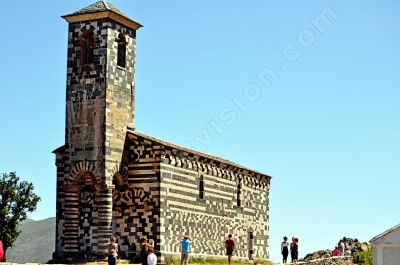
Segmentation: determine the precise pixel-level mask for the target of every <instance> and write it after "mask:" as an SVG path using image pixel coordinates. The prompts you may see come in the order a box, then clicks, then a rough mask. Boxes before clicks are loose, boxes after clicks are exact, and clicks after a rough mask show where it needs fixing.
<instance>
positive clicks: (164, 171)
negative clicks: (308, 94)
mask: <svg viewBox="0 0 400 265" xmlns="http://www.w3.org/2000/svg"><path fill="white" fill-rule="evenodd" d="M62 18H64V19H65V20H66V21H67V22H68V55H67V80H66V119H65V144H64V145H62V146H61V147H59V148H57V149H56V150H54V154H55V156H56V167H57V182H56V183H57V185H56V186H57V187H56V188H57V191H56V194H57V195H56V196H57V201H56V240H55V241H56V243H55V251H54V253H53V260H55V261H78V260H79V261H82V260H92V259H98V258H102V257H104V256H105V245H106V244H107V243H108V242H109V238H110V236H112V235H114V236H116V238H117V243H118V245H119V248H120V257H121V258H127V259H128V258H132V257H133V256H135V254H136V251H137V247H138V244H139V240H140V239H141V238H142V237H146V238H147V239H148V240H149V242H151V243H152V244H154V250H155V253H156V254H157V256H158V259H159V262H160V263H163V261H164V259H165V257H167V256H169V255H176V254H179V253H180V249H179V241H180V240H181V239H182V237H183V236H190V237H191V238H192V240H193V244H192V248H193V249H192V254H191V255H206V256H214V257H218V256H223V255H225V249H224V244H223V242H224V241H225V239H226V237H227V235H228V234H233V236H234V238H235V240H236V250H235V253H234V256H235V257H239V258H243V259H253V258H256V257H258V258H264V259H268V258H269V245H268V241H269V187H270V179H271V177H270V176H268V175H266V174H264V173H261V172H257V171H255V170H252V169H249V168H246V167H244V166H241V165H238V164H236V163H233V162H231V161H228V160H226V159H224V158H220V157H217V156H213V155H209V154H206V153H202V152H199V151H196V150H193V149H189V148H186V147H183V146H180V145H177V144H174V143H170V142H167V141H164V140H161V139H159V138H156V137H153V136H149V135H146V134H144V133H142V132H138V131H137V130H136V129H134V111H135V104H134V100H135V89H136V88H135V82H134V77H135V50H136V33H137V31H138V30H139V29H140V28H141V27H142V25H141V24H139V23H138V22H136V21H134V20H132V19H130V18H129V17H128V16H127V15H125V14H124V13H122V12H121V11H120V10H118V9H117V8H116V7H114V6H113V5H112V4H110V3H109V2H106V1H99V2H96V3H94V4H92V5H90V6H88V7H85V8H83V9H81V10H79V11H76V12H73V13H71V14H68V15H65V16H62ZM138 89H140V88H138Z"/></svg>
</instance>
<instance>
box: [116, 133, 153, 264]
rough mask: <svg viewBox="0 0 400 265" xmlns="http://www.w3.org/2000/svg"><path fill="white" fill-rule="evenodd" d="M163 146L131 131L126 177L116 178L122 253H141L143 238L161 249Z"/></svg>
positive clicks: (117, 222)
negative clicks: (160, 172) (160, 150)
mask: <svg viewBox="0 0 400 265" xmlns="http://www.w3.org/2000/svg"><path fill="white" fill-rule="evenodd" d="M157 149H159V146H156V145H151V146H149V145H148V142H147V141H146V139H144V138H141V137H137V136H134V135H127V141H126V145H125V152H124V155H123V163H125V164H126V165H127V168H128V170H127V172H126V177H121V178H119V181H118V179H114V185H115V189H114V191H113V234H114V235H115V236H116V237H117V241H118V244H119V246H120V254H121V257H123V258H132V257H133V256H134V255H136V254H138V251H139V242H140V238H142V237H146V238H147V239H149V240H150V241H151V242H154V245H155V250H156V252H157V253H159V251H160V245H159V231H160V188H159V186H160V184H159V181H158V180H159V171H160V170H159V167H160V164H159V163H160V152H159V151H158V150H157Z"/></svg>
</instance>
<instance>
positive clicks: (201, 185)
mask: <svg viewBox="0 0 400 265" xmlns="http://www.w3.org/2000/svg"><path fill="white" fill-rule="evenodd" d="M199 198H200V199H204V177H203V175H200V183H199Z"/></svg>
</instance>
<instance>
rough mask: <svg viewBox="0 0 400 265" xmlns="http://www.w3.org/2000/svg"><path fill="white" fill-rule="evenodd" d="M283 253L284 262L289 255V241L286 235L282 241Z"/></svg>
mask: <svg viewBox="0 0 400 265" xmlns="http://www.w3.org/2000/svg"><path fill="white" fill-rule="evenodd" d="M281 253H282V256H283V263H286V262H287V257H288V255H289V242H287V237H286V236H285V237H283V242H282V243H281Z"/></svg>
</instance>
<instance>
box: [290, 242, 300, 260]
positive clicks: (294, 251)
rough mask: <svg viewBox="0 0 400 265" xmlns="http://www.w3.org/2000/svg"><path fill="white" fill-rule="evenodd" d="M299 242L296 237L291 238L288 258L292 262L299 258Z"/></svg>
mask: <svg viewBox="0 0 400 265" xmlns="http://www.w3.org/2000/svg"><path fill="white" fill-rule="evenodd" d="M298 242H299V240H298V239H297V238H296V237H292V243H290V257H291V258H292V262H297V260H298V258H299V245H298Z"/></svg>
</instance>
